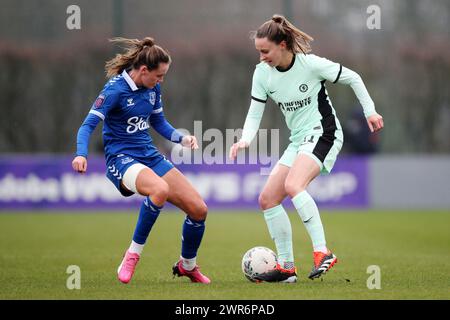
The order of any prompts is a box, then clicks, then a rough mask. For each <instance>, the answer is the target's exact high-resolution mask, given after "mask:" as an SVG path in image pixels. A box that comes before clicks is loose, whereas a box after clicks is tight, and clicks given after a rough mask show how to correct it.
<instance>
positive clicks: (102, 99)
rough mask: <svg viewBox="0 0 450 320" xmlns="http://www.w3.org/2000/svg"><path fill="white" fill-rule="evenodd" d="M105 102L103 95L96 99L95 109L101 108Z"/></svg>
mask: <svg viewBox="0 0 450 320" xmlns="http://www.w3.org/2000/svg"><path fill="white" fill-rule="evenodd" d="M103 101H105V96H104V95H103V94H101V95H99V96H98V97H97V99H95V102H94V108H95V109H98V108H100V107H101V106H102V104H103Z"/></svg>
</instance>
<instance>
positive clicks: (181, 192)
mask: <svg viewBox="0 0 450 320" xmlns="http://www.w3.org/2000/svg"><path fill="white" fill-rule="evenodd" d="M162 179H163V180H164V181H165V182H166V183H167V184H168V185H169V195H168V197H167V201H168V202H170V203H172V204H173V205H175V206H177V207H178V208H180V209H181V210H183V211H184V212H185V213H186V214H187V215H188V216H189V217H191V218H192V219H194V220H204V219H205V218H206V215H207V212H208V208H207V206H206V204H205V202H204V201H203V199H202V197H201V196H200V194H199V193H198V191H197V190H195V188H194V186H193V185H192V184H191V183H190V182H189V180H188V179H187V178H186V177H185V176H184V175H183V174H182V173H181V172H180V171H179V170H178V169H177V168H172V169H171V170H169V171H168V172H167V173H166V174H165V175H164V176H162Z"/></svg>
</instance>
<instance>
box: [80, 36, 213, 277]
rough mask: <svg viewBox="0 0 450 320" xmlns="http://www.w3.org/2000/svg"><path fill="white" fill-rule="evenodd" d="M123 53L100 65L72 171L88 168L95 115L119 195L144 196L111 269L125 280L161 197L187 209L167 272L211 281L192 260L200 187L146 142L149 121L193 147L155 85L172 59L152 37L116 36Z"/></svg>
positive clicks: (199, 225)
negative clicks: (101, 82) (101, 77)
mask: <svg viewBox="0 0 450 320" xmlns="http://www.w3.org/2000/svg"><path fill="white" fill-rule="evenodd" d="M112 42H115V43H119V44H122V45H124V46H125V47H126V48H127V51H126V52H125V53H123V54H117V55H116V57H115V58H113V59H111V60H109V61H108V62H107V63H106V67H105V69H106V72H107V77H108V78H110V80H109V81H108V82H107V83H106V85H105V87H104V88H103V90H102V91H101V93H100V94H99V96H98V97H97V99H96V101H95V102H94V104H93V105H92V107H91V110H90V111H89V113H88V115H87V117H86V119H85V120H84V122H83V124H82V125H81V127H80V129H79V131H78V136H77V152H76V157H75V159H74V160H73V162H72V167H73V169H74V170H75V171H77V172H80V173H84V172H86V169H87V155H88V144H89V138H90V136H91V134H92V132H93V130H94V129H95V128H96V126H97V124H98V123H99V122H100V120H103V121H104V125H103V143H104V150H105V158H106V164H107V172H106V175H107V177H108V178H109V179H110V180H111V182H112V183H113V184H114V185H115V186H116V188H117V189H118V190H119V191H120V193H121V194H122V195H123V196H126V197H127V196H131V195H132V194H134V193H138V194H141V195H143V196H144V197H145V199H144V201H143V203H142V206H141V209H140V213H139V218H138V221H137V225H136V229H135V231H134V235H133V239H132V241H131V245H130V247H129V248H128V250H127V251H126V252H125V255H124V257H123V260H122V263H121V264H120V266H119V269H118V278H119V280H120V281H121V282H123V283H128V282H129V281H130V280H131V278H132V276H133V274H134V272H135V268H136V265H137V263H138V261H139V258H140V256H141V253H142V250H143V247H144V244H145V242H146V240H147V237H148V235H149V233H150V230H151V229H152V226H153V224H154V223H155V221H156V219H157V218H158V215H159V213H160V211H161V209H162V208H163V206H164V204H165V203H166V201H168V202H170V203H172V204H174V205H175V206H177V207H178V208H180V209H181V210H183V211H184V212H185V213H186V219H185V221H184V224H183V231H182V245H181V257H180V259H179V260H178V262H177V263H175V265H174V266H173V268H172V272H173V274H174V275H178V276H187V277H188V278H190V280H191V281H192V282H200V283H210V280H209V279H208V278H207V277H206V276H205V275H203V274H202V273H201V272H200V270H199V268H198V266H197V264H196V256H197V250H198V248H199V246H200V242H201V240H202V237H203V233H204V230H205V219H206V215H207V207H206V204H205V202H204V201H203V200H202V198H201V196H200V195H199V193H198V192H197V191H196V190H195V189H194V187H193V186H192V185H191V184H190V183H189V181H188V180H187V179H186V178H185V177H184V176H183V174H182V173H181V172H180V171H179V170H177V169H176V168H175V167H174V166H173V165H172V163H171V162H169V161H168V160H166V159H165V157H163V156H162V155H161V154H160V153H159V152H158V150H157V149H156V148H155V146H154V145H153V143H152V139H151V137H150V134H149V132H148V131H149V128H150V126H151V127H152V128H153V129H155V130H156V131H157V132H158V133H159V134H161V135H162V136H163V137H165V138H166V139H168V140H170V141H173V142H176V143H181V144H182V145H183V146H185V147H188V148H192V149H196V148H198V145H197V140H196V138H195V137H194V136H190V135H185V136H183V135H182V134H181V133H179V132H178V131H177V130H175V129H174V128H173V127H172V126H171V125H170V124H169V123H168V122H167V120H166V119H165V117H164V113H163V103H162V99H161V87H160V83H161V82H163V79H164V76H165V75H166V73H167V71H168V70H169V66H170V63H171V58H170V56H169V54H168V53H167V51H166V50H164V49H163V48H161V47H160V46H158V45H155V43H154V40H153V39H152V38H149V37H147V38H144V39H143V40H137V39H135V40H132V39H125V38H116V39H114V40H112Z"/></svg>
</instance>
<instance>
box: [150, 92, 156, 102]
mask: <svg viewBox="0 0 450 320" xmlns="http://www.w3.org/2000/svg"><path fill="white" fill-rule="evenodd" d="M155 102H156V92H154V91H152V92H150V104H153V105H154V104H155Z"/></svg>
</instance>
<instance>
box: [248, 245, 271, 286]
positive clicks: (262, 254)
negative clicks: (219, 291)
mask: <svg viewBox="0 0 450 320" xmlns="http://www.w3.org/2000/svg"><path fill="white" fill-rule="evenodd" d="M276 266H277V255H276V254H275V252H273V251H272V250H270V249H269V248H266V247H254V248H251V249H250V250H248V251H247V252H246V253H245V254H244V257H243V258H242V272H243V273H244V275H245V277H246V278H247V279H248V280H250V281H252V282H256V279H255V276H257V275H260V274H263V273H266V272H267V271H270V270H272V269H275V268H276Z"/></svg>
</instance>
